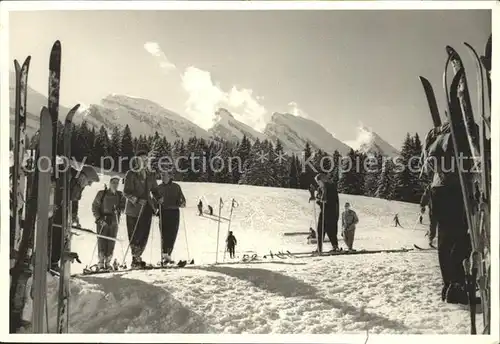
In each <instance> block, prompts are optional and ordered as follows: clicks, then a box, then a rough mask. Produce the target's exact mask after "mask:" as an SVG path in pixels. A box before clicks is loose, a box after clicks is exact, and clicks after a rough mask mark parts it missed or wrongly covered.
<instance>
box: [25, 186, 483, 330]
mask: <svg viewBox="0 0 500 344" xmlns="http://www.w3.org/2000/svg"><path fill="white" fill-rule="evenodd" d="M107 178H108V177H106V176H103V177H102V179H103V180H104V181H107ZM180 184H181V186H182V188H183V191H184V194H185V196H186V199H187V202H188V207H187V208H186V209H184V210H183V215H184V216H185V219H184V222H185V224H186V226H185V227H184V226H183V220H182V218H181V226H180V231H179V235H178V237H177V243H176V248H175V249H174V253H173V256H174V258H175V259H186V258H188V257H187V249H186V248H187V247H186V240H185V238H186V237H185V234H187V239H188V240H187V242H188V245H189V254H190V255H189V258H194V259H195V262H196V263H197V265H196V266H189V267H187V268H185V269H176V270H149V271H133V272H126V273H125V272H120V273H116V274H109V275H97V276H86V277H81V278H73V279H72V286H71V292H72V297H71V301H70V314H71V317H70V332H72V333H225V334H270V333H275V334H285V333H286V334H304V333H308V334H332V333H344V334H360V333H366V331H369V332H370V333H387V334H402V333H404V334H423V333H425V334H467V333H468V331H469V317H468V312H467V310H466V308H465V307H460V306H456V305H455V306H454V305H447V304H445V303H442V302H441V300H440V298H439V293H440V289H441V279H440V273H439V266H438V261H437V254H436V252H435V251H411V252H407V253H380V254H370V255H353V256H336V257H316V258H288V259H279V258H275V259H274V260H272V261H268V260H267V259H266V260H261V261H258V262H254V263H250V264H230V262H229V258H228V255H226V262H228V264H219V265H213V263H214V262H215V251H216V250H215V247H216V243H217V225H218V222H217V221H215V220H213V219H209V218H206V217H199V216H198V215H197V209H196V204H197V202H198V199H199V198H200V197H202V196H203V197H204V199H203V202H204V206H205V207H206V202H209V204H210V205H212V207H213V208H214V213H218V201H219V197H222V199H223V201H224V203H225V204H224V208H223V210H222V215H223V216H224V217H228V216H229V210H230V204H231V199H232V198H233V197H234V198H235V199H236V200H237V201H238V203H239V207H238V208H236V209H234V212H233V221H232V224H231V230H233V232H234V234H235V236H236V237H237V239H238V246H237V255H238V256H240V257H241V255H242V254H244V253H248V254H251V253H253V252H255V253H258V254H259V256H262V255H264V254H267V253H269V251H270V250H272V251H273V252H278V251H286V250H289V251H291V252H307V251H312V250H313V249H314V248H315V246H314V245H307V244H306V238H305V237H306V236H305V235H304V236H300V235H299V236H284V235H283V234H284V233H285V232H304V231H307V230H308V228H309V226H311V224H312V225H314V220H313V218H312V214H313V205H312V203H308V198H309V193H308V191H302V190H290V189H274V188H263V187H250V186H243V185H217V184H197V183H180ZM101 187H102V183H101V184H100V185H94V186H92V187H91V188H89V189H86V190H85V191H84V193H83V199H82V201H81V203H80V212H81V213H80V222H81V224H82V225H83V226H85V227H88V228H93V218H92V216H91V211H90V206H91V203H92V201H93V198H94V196H95V194H96V193H97V191H98V190H99V189H100V188H101ZM346 201H349V202H350V203H351V205H352V207H353V209H354V210H356V211H357V213H358V216H359V218H360V223H359V225H358V227H357V231H356V239H355V247H356V248H358V249H363V248H364V249H377V248H382V249H383V248H385V249H398V248H401V247H408V248H410V247H412V246H413V244H414V243H416V244H420V245H425V242H426V239H425V238H424V233H425V231H426V227H425V225H419V224H416V220H417V214H418V205H414V204H407V203H401V202H394V201H386V200H380V199H374V198H367V197H361V196H351V195H340V202H341V206H343V204H344V202H346ZM395 213H398V214H399V217H400V221H401V223H402V225H403V226H404V227H405V228H395V227H393V225H392V218H393V216H394V214H395ZM424 223H428V220H427V218H426V217H425V218H424ZM220 229H221V231H220V237H219V255H218V261H219V262H222V260H223V256H224V254H223V250H224V240H225V236H226V232H227V223H226V222H222V223H221V226H220ZM118 235H119V237H121V238H123V239H126V238H127V236H126V228H125V221H124V219H122V223H121V224H120V230H119V234H118ZM339 238H340V235H339ZM159 239H160V237H159V230H158V218H154V219H153V225H152V231H151V235H150V241H149V243H148V246H147V247H146V250H145V252H144V254H143V259H144V260H146V261H151V262H152V263H153V264H155V263H156V262H157V261H158V260H159V257H160V240H159ZM94 245H95V238H94V237H92V236H89V235H86V234H82V235H80V236H76V237H74V239H73V242H72V248H73V250H75V251H76V252H78V253H79V255H80V259H81V260H82V262H83V263H84V264H83V265H85V264H90V263H89V262H90V260H91V256H92V251H93V247H94ZM329 245H330V244H329V243H326V244H325V247H326V248H329ZM120 246H121V245H120V244H117V246H116V248H115V257H116V258H118V260H119V261H121V260H122V259H123V257H122V250H121V247H120ZM341 246H343V243H341ZM123 249H124V250H125V249H126V241H125V242H124V244H123ZM96 257H97V253H96V254H95V257H94V259H93V262H94V263H95V261H96V259H97V258H96ZM127 264H130V258H129V257H128V258H127ZM81 268H83V266H82V265H79V264H77V263H75V264H73V265H72V272H79V271H80V270H81ZM57 282H58V279H57V278H52V277H50V278H49V282H48V304H49V323H50V327H51V329H52V330H53V329H54V328H53V327H54V326H55V317H56V304H57V298H56V292H57ZM30 307H31V305H29V306H28V307H27V308H26V309H25V318H26V319H29V318H30V313H31V309H30ZM481 322H482V321H481V319H480V317H479V316H478V325H479V327H480V326H481Z"/></svg>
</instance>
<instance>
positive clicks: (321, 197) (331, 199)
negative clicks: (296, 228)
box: [315, 173, 339, 253]
mask: <svg viewBox="0 0 500 344" xmlns="http://www.w3.org/2000/svg"><path fill="white" fill-rule="evenodd" d="M315 180H316V183H318V186H319V189H318V192H317V195H316V199H317V201H316V203H317V204H318V205H319V206H320V208H321V211H320V213H319V216H318V225H317V228H316V232H317V237H318V252H319V253H321V252H322V250H323V240H320V239H324V238H325V233H326V234H327V235H328V238H329V239H330V242H331V244H332V247H333V251H337V250H338V249H339V243H338V240H337V232H338V221H339V194H338V191H337V187H336V186H335V184H333V183H332V182H330V181H329V180H328V177H327V175H326V174H324V173H319V174H318V175H316V177H315Z"/></svg>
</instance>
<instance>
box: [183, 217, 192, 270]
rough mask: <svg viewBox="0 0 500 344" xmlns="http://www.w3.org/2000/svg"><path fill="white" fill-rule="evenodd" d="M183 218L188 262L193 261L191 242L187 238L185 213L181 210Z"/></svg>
mask: <svg viewBox="0 0 500 344" xmlns="http://www.w3.org/2000/svg"><path fill="white" fill-rule="evenodd" d="M181 216H182V226H183V227H184V238H185V239H186V251H187V256H188V257H187V258H188V260H191V258H190V255H189V242H188V236H187V227H186V218H185V217H184V211H183V210H181Z"/></svg>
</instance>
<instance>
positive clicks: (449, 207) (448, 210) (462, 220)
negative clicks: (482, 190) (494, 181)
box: [431, 186, 471, 285]
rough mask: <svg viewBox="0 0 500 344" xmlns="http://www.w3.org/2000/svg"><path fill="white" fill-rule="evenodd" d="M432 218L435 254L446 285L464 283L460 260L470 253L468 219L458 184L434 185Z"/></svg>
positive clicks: (432, 191)
mask: <svg viewBox="0 0 500 344" xmlns="http://www.w3.org/2000/svg"><path fill="white" fill-rule="evenodd" d="M431 199H432V206H433V208H434V209H433V217H435V219H436V223H437V228H438V230H439V233H438V256H439V266H440V268H441V275H442V277H443V282H444V284H445V285H448V284H450V283H459V284H462V285H463V284H464V283H465V273H464V269H463V265H462V262H463V260H464V259H465V258H467V257H468V256H469V255H470V253H471V242H470V237H469V234H468V233H467V229H468V228H467V227H468V226H467V218H466V214H465V209H464V205H463V201H462V190H461V188H460V186H453V187H436V188H433V189H432V190H431Z"/></svg>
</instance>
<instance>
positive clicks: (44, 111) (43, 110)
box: [40, 105, 50, 116]
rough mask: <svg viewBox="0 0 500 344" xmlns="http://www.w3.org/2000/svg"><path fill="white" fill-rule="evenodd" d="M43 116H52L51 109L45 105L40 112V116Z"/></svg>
mask: <svg viewBox="0 0 500 344" xmlns="http://www.w3.org/2000/svg"><path fill="white" fill-rule="evenodd" d="M43 114H49V115H50V111H49V108H48V107H46V106H45V105H44V106H42V109H41V110H40V116H41V115H43Z"/></svg>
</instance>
